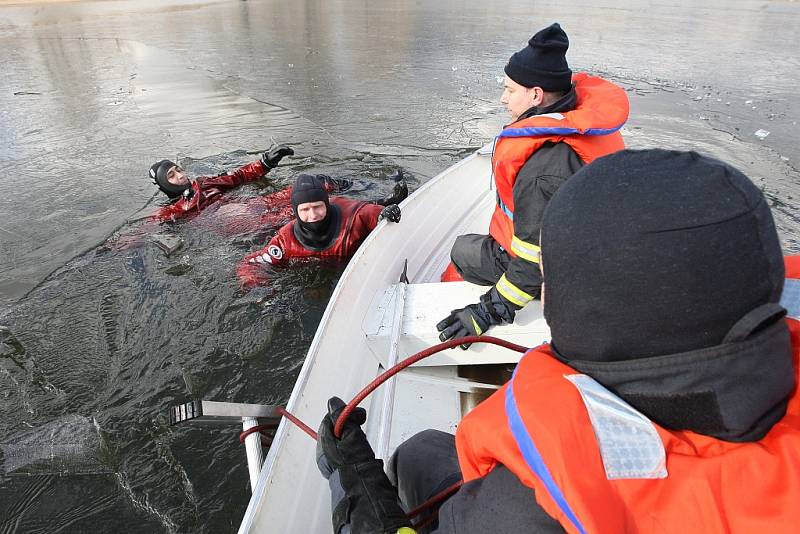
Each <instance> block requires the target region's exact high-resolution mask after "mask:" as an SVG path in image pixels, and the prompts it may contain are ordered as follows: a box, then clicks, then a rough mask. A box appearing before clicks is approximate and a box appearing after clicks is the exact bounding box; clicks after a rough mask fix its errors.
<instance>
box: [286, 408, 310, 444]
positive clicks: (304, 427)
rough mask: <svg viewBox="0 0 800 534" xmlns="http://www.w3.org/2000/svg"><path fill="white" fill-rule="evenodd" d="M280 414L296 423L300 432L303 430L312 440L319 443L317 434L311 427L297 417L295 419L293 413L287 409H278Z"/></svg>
mask: <svg viewBox="0 0 800 534" xmlns="http://www.w3.org/2000/svg"><path fill="white" fill-rule="evenodd" d="M278 413H279V414H281V415H282V416H284V417H285V418H286V419H288V420H289V421H291V422H292V423H294V424H295V425H297V426H298V427H299V428H300V430H302V431H303V432H305V433H306V434H308V435H309V436H311V439H313V440H314V441H317V433H316V432H315V431H314V430H313V429H312V428H311V427H310V426H308V425H307V424H305V423H304V422H302V421H301V420H300V419H298V418H297V417H295V416H294V415H292V414H291V413H289V412H288V411H286V408H280V407H279V408H278Z"/></svg>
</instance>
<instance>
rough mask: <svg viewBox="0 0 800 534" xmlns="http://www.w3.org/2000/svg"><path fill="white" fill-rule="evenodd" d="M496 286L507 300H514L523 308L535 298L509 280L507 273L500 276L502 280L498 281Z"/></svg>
mask: <svg viewBox="0 0 800 534" xmlns="http://www.w3.org/2000/svg"><path fill="white" fill-rule="evenodd" d="M495 287H496V288H497V291H498V293H500V294H501V295H503V297H505V298H506V300H508V301H509V302H513V303H514V304H516V305H517V306H519V307H521V308H522V307H524V306H526V305H527V304H528V303H529V302H530V301H532V300H533V297H532V296H531V295H529V294H527V293H525V292H524V291H523V290H521V289H520V288H518V287H517V286H515V285H514V284H512V283H511V282H509V281H508V279H507V278H506V275H505V274H504V275H503V276H501V277H500V280H498V281H497V284H495Z"/></svg>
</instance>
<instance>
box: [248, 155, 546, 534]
mask: <svg viewBox="0 0 800 534" xmlns="http://www.w3.org/2000/svg"><path fill="white" fill-rule="evenodd" d="M490 151H491V147H484V148H483V149H481V150H479V151H478V152H476V153H475V154H473V155H471V156H469V157H467V158H466V159H464V160H463V161H461V162H459V163H457V164H456V165H454V166H452V167H450V168H449V169H447V170H446V171H444V172H443V173H441V174H439V175H438V176H437V177H435V178H433V179H432V180H431V181H429V182H428V183H426V184H425V185H423V186H422V187H421V188H420V189H419V190H417V191H416V192H415V193H414V194H413V195H411V196H410V197H409V198H408V199H407V200H406V201H405V202H404V203H403V204H402V205H401V207H402V209H403V215H402V220H401V222H400V223H399V224H387V223H385V222H384V223H381V224H380V226H379V227H378V228H377V229H376V230H375V231H374V232H373V233H372V235H370V237H369V238H368V239H367V240H366V241H365V242H364V244H363V245H362V246H361V248H360V249H359V250H358V252H357V253H356V255H355V256H354V257H353V259H352V260H351V261H350V264H349V265H348V267H347V269H346V270H345V272H344V273H343V275H342V277H341V279H340V281H339V283H338V285H337V287H336V289H335V291H334V293H333V295H332V297H331V300H330V303H329V304H328V307H327V309H326V311H325V314H324V315H323V318H322V320H321V322H320V326H319V328H318V330H317V333H316V335H315V337H314V340H313V342H312V344H311V347H310V349H309V351H308V355H307V357H306V360H305V363H304V365H303V367H302V370H301V371H300V375H299V377H298V379H297V383H296V384H295V387H294V390H293V392H292V395H291V397H290V399H289V402H288V404H287V409H288V410H289V411H290V412H291V413H293V414H294V415H296V416H297V417H299V418H300V419H301V420H303V421H305V422H306V423H307V424H308V425H310V426H311V427H313V428H316V426H317V425H318V424H319V421H320V420H321V419H322V417H323V415H324V414H325V411H326V406H327V400H328V398H329V397H331V396H333V395H337V396H339V397H341V398H342V399H344V400H345V402H347V401H349V400H350V399H352V398H353V397H354V396H355V394H356V393H358V392H359V391H360V390H361V389H362V388H363V387H364V386H365V385H366V384H368V383H369V382H370V381H372V380H373V379H374V378H375V377H376V376H377V375H379V374H380V373H382V372H383V371H384V370H386V369H387V368H389V367H391V366H392V365H394V364H395V363H397V362H398V361H401V360H403V359H404V358H406V357H408V356H410V355H412V354H414V353H416V352H418V351H420V350H422V349H425V348H427V347H429V346H431V345H434V344H436V343H438V342H439V337H438V332H437V331H436V323H437V322H438V321H440V320H441V319H443V318H444V317H445V316H446V315H447V314H448V313H449V312H450V311H451V310H453V309H455V308H461V307H463V306H465V305H467V304H471V303H474V302H477V300H478V297H479V296H480V295H481V294H482V293H484V292H486V290H487V288H486V287H480V286H476V285H473V284H470V283H467V282H450V283H440V282H439V277H440V275H441V273H442V272H443V271H444V269H445V267H446V266H447V264H448V262H449V252H450V248H451V246H452V244H453V242H454V241H455V239H456V237H457V236H459V235H462V234H466V233H486V231H487V229H488V227H489V219H490V216H491V213H492V209H493V208H494V204H495V191H494V189H493V188H492V179H491V157H490V153H491V152H490ZM406 261H407V262H408V263H407V277H408V281H409V283H408V284H406V283H400V282H399V280H400V278H401V274H402V273H403V269H404V265H405V264H406ZM490 335H492V336H496V337H500V338H503V339H506V340H508V341H511V342H514V343H517V344H519V345H523V346H526V347H533V346H536V345H539V344H541V343H542V342H544V341H547V340H549V338H550V332H549V329H548V327H547V324H546V323H545V321H544V318H543V317H542V312H541V306H540V304H539V302H538V301H535V302H533V303H531V304H530V305H529V306H527V307H526V308H525V309H523V310H522V311H521V312H519V313H518V314H517V320H516V321H515V323H514V324H513V325H506V326H500V327H495V328H493V329H492V330H491V332H490ZM520 356H521V354H519V353H517V352H514V351H511V350H508V349H505V348H501V347H498V346H496V345H489V344H474V345H472V346H471V347H470V349H469V350H466V351H464V350H461V349H458V348H456V349H450V350H447V351H444V352H440V353H439V354H436V355H434V356H432V357H430V358H427V359H425V360H422V361H420V362H418V363H417V364H415V365H414V366H412V367H409V368H408V369H405V370H404V371H402V372H401V373H399V374H398V375H397V376H396V377H394V378H392V379H390V380H389V381H388V382H386V383H385V384H384V385H382V386H381V387H380V388H378V390H376V391H375V392H374V393H373V394H372V395H370V396H369V397H367V399H365V401H364V402H363V403H362V404H361V405H362V406H363V407H364V408H366V409H367V414H368V415H367V423H366V427H365V431H366V433H367V436H368V438H369V440H370V442H371V444H372V446H373V448H374V449H375V451H376V454H377V455H378V457H381V458H388V457H389V456H390V455H391V453H392V452H393V451H394V449H395V448H396V447H397V445H398V444H399V443H401V442H402V441H404V440H405V439H407V438H408V437H410V436H412V435H413V434H414V433H416V432H418V431H420V430H424V429H427V428H436V429H440V430H444V431H447V432H455V429H456V426H457V425H458V422H459V421H460V420H461V418H462V417H463V416H464V415H465V414H466V413H467V412H468V411H469V410H470V409H471V408H472V407H474V406H475V405H476V404H477V403H478V402H480V401H481V400H482V399H484V398H486V397H487V396H489V395H490V394H491V393H492V392H493V391H495V390H496V389H497V388H498V387H499V386H500V385H501V384H503V383H504V382H505V381H507V380H508V378H509V377H510V373H511V371H513V367H514V364H515V363H516V362H517V361H518V360H519V358H520ZM315 446H316V444H315V442H314V441H313V440H312V439H311V438H309V436H308V435H306V434H305V433H304V432H303V431H301V430H300V429H298V428H297V427H295V426H294V425H293V424H292V423H290V422H289V421H287V420H285V419H284V420H283V421H281V424H280V426H279V428H278V431H277V433H276V435H275V439H274V441H273V444H272V446H271V448H270V450H269V453H268V454H267V457H266V460H265V462H264V465H263V468H262V470H261V473H260V476H259V478H258V483H257V484H256V486H255V488H254V490H253V495H252V498H251V500H250V504H249V506H248V508H247V511H246V513H245V517H244V519H243V521H242V524H241V526H240V529H239V533H240V534H246V533H266V532H287V533H289V532H291V533H329V532H331V512H330V492H329V489H328V485H327V481H326V480H325V479H323V477H322V475H320V473H319V471H318V470H317V465H316V458H315Z"/></svg>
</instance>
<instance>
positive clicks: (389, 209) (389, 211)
mask: <svg viewBox="0 0 800 534" xmlns="http://www.w3.org/2000/svg"><path fill="white" fill-rule="evenodd" d="M400 215H401V213H400V206H398V205H397V204H390V205H388V206H386V207H385V208H383V209H382V210H381V213H380V215H378V220H379V221H381V220H383V219H386V220H387V221H389V222H393V223H398V222H400Z"/></svg>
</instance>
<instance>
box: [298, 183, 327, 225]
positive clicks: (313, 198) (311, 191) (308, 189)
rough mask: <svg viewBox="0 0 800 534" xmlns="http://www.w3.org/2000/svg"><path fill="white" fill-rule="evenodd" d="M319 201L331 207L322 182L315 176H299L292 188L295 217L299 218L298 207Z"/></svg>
mask: <svg viewBox="0 0 800 534" xmlns="http://www.w3.org/2000/svg"><path fill="white" fill-rule="evenodd" d="M319 201H322V202H324V203H325V206H329V205H330V201H329V200H328V192H327V191H325V186H324V185H323V182H322V180H320V179H319V178H317V177H316V176H314V175H313V174H301V175H299V176H298V177H297V178H296V179H295V181H294V186H292V209H293V210H294V214H295V216H297V206H299V205H300V204H305V203H306V202H319Z"/></svg>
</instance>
